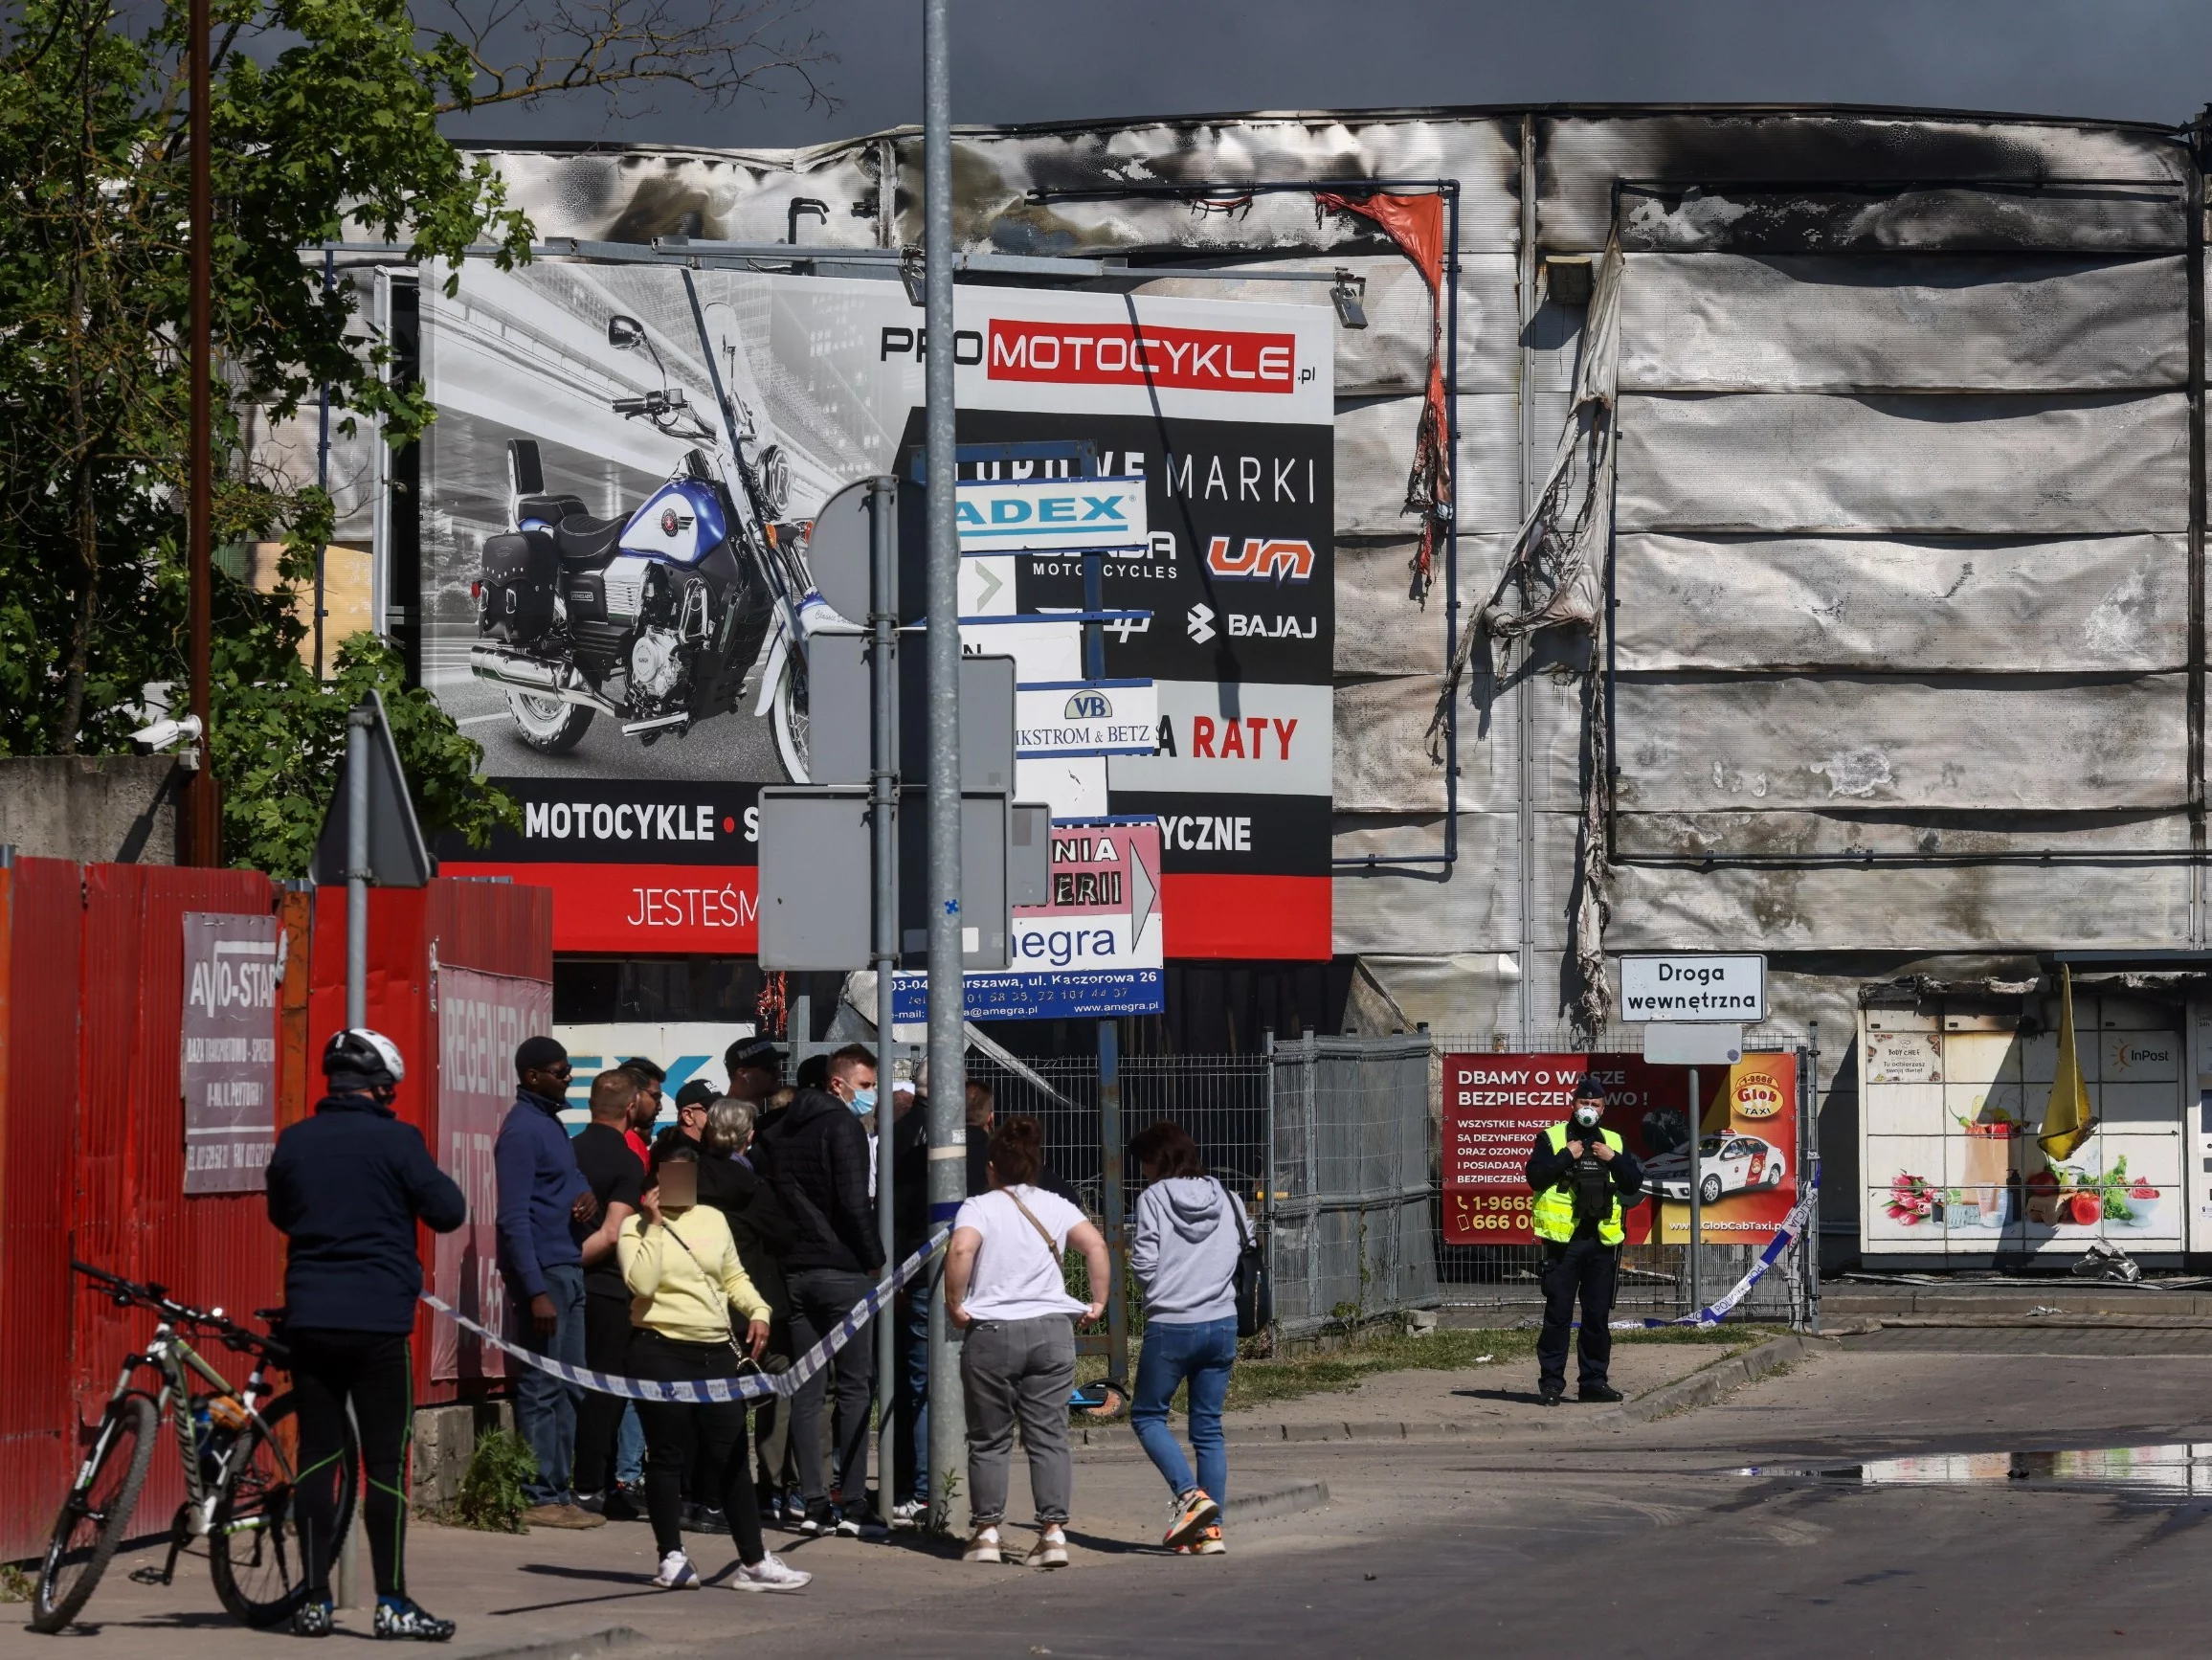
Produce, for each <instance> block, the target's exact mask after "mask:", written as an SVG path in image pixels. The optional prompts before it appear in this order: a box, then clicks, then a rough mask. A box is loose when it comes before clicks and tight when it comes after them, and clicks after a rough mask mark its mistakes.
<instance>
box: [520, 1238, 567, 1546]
mask: <svg viewBox="0 0 2212 1660" xmlns="http://www.w3.org/2000/svg"><path fill="white" fill-rule="evenodd" d="M546 1295H547V1296H548V1297H550V1298H552V1299H553V1312H554V1313H555V1314H556V1315H558V1316H559V1323H558V1324H557V1325H555V1326H554V1328H553V1331H552V1334H551V1335H549V1336H541V1335H539V1333H538V1328H537V1323H536V1322H535V1321H534V1320H532V1319H531V1318H530V1305H529V1303H528V1301H527V1300H526V1299H525V1298H521V1297H518V1298H516V1299H515V1302H514V1328H513V1329H514V1331H515V1333H516V1339H515V1340H516V1341H517V1342H519V1343H521V1344H522V1346H523V1347H524V1348H525V1349H527V1350H529V1351H530V1352H531V1353H533V1354H537V1355H544V1356H547V1357H548V1358H551V1359H554V1360H562V1361H566V1362H567V1363H568V1364H569V1365H571V1366H581V1365H583V1364H584V1270H583V1268H582V1267H580V1266H579V1265H577V1264H575V1263H564V1264H561V1265H560V1266H558V1267H548V1268H547V1269H546ZM515 1370H516V1372H517V1373H518V1374H519V1376H517V1377H516V1379H515V1427H516V1428H517V1429H518V1430H520V1431H521V1432H522V1437H523V1439H524V1440H525V1441H526V1442H528V1443H529V1444H530V1450H531V1451H532V1452H534V1453H536V1454H537V1456H538V1479H537V1480H536V1481H526V1482H525V1483H523V1496H524V1497H525V1498H527V1499H528V1500H529V1501H530V1502H531V1503H532V1504H566V1503H568V1502H569V1500H570V1497H571V1496H572V1488H571V1484H570V1470H571V1469H573V1467H574V1465H575V1460H576V1405H577V1402H580V1401H581V1400H582V1399H583V1392H582V1391H581V1390H579V1389H578V1388H576V1387H575V1385H574V1384H571V1383H563V1382H562V1381H561V1380H559V1379H557V1378H554V1377H552V1376H551V1375H550V1374H548V1373H545V1372H541V1371H539V1370H538V1369H537V1368H536V1367H535V1366H520V1365H518V1366H517V1367H516V1368H515Z"/></svg>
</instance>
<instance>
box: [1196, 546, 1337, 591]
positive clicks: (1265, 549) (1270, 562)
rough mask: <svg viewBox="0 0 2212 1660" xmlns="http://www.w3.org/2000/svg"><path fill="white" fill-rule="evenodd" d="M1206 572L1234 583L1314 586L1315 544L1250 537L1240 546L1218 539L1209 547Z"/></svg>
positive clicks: (1207, 547) (1207, 549)
mask: <svg viewBox="0 0 2212 1660" xmlns="http://www.w3.org/2000/svg"><path fill="white" fill-rule="evenodd" d="M1206 569H1207V570H1209V571H1211V572H1213V573H1214V574H1215V575H1217V576H1221V577H1226V578H1227V579H1228V580H1230V581H1232V582H1267V581H1276V582H1310V581H1311V580H1312V579H1313V544H1312V543H1310V542H1289V541H1282V540H1278V539H1275V538H1272V537H1265V536H1247V537H1245V538H1244V540H1243V542H1242V544H1241V545H1240V544H1239V543H1238V542H1237V540H1236V538H1234V537H1231V536H1216V537H1215V538H1214V539H1213V540H1212V541H1211V542H1209V543H1208V544H1207V546H1206Z"/></svg>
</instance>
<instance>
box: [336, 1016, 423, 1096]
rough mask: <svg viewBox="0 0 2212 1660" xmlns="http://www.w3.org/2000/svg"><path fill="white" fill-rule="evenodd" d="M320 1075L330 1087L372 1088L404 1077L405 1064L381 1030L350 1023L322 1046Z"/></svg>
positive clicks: (383, 1086)
mask: <svg viewBox="0 0 2212 1660" xmlns="http://www.w3.org/2000/svg"><path fill="white" fill-rule="evenodd" d="M323 1075H324V1077H325V1078H326V1079H328V1080H329V1082H330V1087H331V1088H333V1089H375V1088H386V1087H389V1086H391V1085H393V1084H396V1083H398V1082H399V1081H400V1080H401V1079H402V1078H404V1077H406V1076H407V1063H406V1062H405V1061H403V1060H401V1059H400V1058H399V1045H398V1044H397V1043H393V1042H392V1041H391V1039H390V1038H388V1037H386V1036H385V1035H384V1034H383V1033H382V1032H372V1031H370V1030H369V1028H368V1027H367V1026H352V1027H349V1028H347V1029H346V1030H345V1031H343V1032H338V1033H335V1034H333V1035H332V1037H331V1039H330V1041H329V1042H328V1043H325V1044H324V1045H323Z"/></svg>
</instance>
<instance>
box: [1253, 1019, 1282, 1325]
mask: <svg viewBox="0 0 2212 1660" xmlns="http://www.w3.org/2000/svg"><path fill="white" fill-rule="evenodd" d="M1260 1055H1261V1058H1262V1061H1263V1062H1264V1063H1265V1064H1266V1067H1267V1123H1266V1128H1265V1129H1264V1130H1263V1131H1262V1133H1263V1134H1264V1135H1265V1136H1266V1138H1267V1143H1266V1152H1265V1155H1264V1156H1263V1157H1262V1159H1261V1161H1260V1182H1261V1187H1260V1194H1259V1200H1260V1205H1259V1219H1258V1223H1257V1224H1256V1225H1257V1226H1258V1227H1259V1228H1260V1230H1261V1232H1260V1237H1261V1238H1262V1240H1263V1241H1265V1242H1266V1243H1265V1245H1264V1246H1263V1247H1262V1248H1264V1249H1265V1251H1266V1252H1267V1278H1266V1290H1267V1295H1266V1299H1265V1306H1266V1310H1267V1353H1268V1354H1270V1355H1273V1354H1276V1353H1278V1352H1279V1351H1280V1350H1281V1348H1282V1342H1281V1339H1280V1337H1279V1335H1278V1333H1279V1331H1280V1325H1281V1323H1280V1322H1279V1321H1278V1320H1277V1319H1276V1317H1275V1287H1276V1284H1277V1281H1276V1278H1275V1274H1276V1268H1277V1267H1278V1262H1277V1259H1276V1255H1275V1028H1274V1027H1273V1026H1269V1027H1268V1028H1267V1029H1266V1030H1265V1031H1263V1032H1262V1033H1261V1034H1260Z"/></svg>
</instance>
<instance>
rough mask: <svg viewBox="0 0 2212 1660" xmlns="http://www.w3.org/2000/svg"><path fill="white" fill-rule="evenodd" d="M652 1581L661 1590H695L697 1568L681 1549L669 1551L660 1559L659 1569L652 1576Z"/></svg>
mask: <svg viewBox="0 0 2212 1660" xmlns="http://www.w3.org/2000/svg"><path fill="white" fill-rule="evenodd" d="M653 1582H654V1583H655V1584H657V1585H659V1587H660V1588H661V1589H662V1590H663V1591H696V1590H698V1589H699V1570H698V1569H697V1568H695V1567H693V1566H692V1565H691V1559H690V1558H689V1557H687V1556H685V1555H684V1554H683V1553H682V1552H681V1551H670V1552H669V1553H668V1554H667V1555H666V1556H664V1557H662V1558H661V1559H660V1571H659V1573H658V1574H655V1575H654V1576H653Z"/></svg>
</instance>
